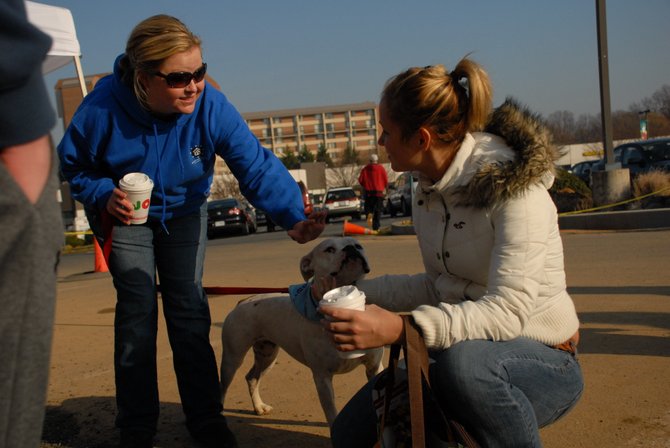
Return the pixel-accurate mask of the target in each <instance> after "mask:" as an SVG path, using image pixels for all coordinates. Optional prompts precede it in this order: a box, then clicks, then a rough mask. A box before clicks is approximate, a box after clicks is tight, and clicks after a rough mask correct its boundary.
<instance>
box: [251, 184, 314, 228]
mask: <svg viewBox="0 0 670 448" xmlns="http://www.w3.org/2000/svg"><path fill="white" fill-rule="evenodd" d="M298 187H300V192H301V193H302V205H303V206H304V207H305V216H309V215H310V214H311V213H312V212H313V211H314V204H313V203H312V198H311V197H310V195H309V191H308V190H307V187H306V186H305V184H304V183H303V182H302V181H298ZM256 225H257V226H259V227H262V226H265V227H266V228H267V231H268V232H274V231H275V229H276V227H277V225H276V224H275V223H274V221H272V218H270V216H269V215H268V214H267V213H265V210H261V209H257V210H256Z"/></svg>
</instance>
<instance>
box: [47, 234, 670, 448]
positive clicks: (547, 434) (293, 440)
mask: <svg viewBox="0 0 670 448" xmlns="http://www.w3.org/2000/svg"><path fill="white" fill-rule="evenodd" d="M329 229H330V230H329V231H330V232H332V233H334V234H337V232H336V230H337V228H336V227H335V224H332V225H331V227H329ZM562 234H563V242H564V247H565V264H566V275H567V282H568V285H569V291H570V293H571V295H572V297H573V298H574V301H575V305H576V307H577V311H578V313H579V316H580V320H581V322H582V327H581V336H582V338H581V342H580V347H579V349H580V354H579V359H580V362H581V363H582V366H583V371H584V377H585V383H586V388H585V392H584V396H583V398H582V400H581V401H580V402H579V403H578V404H577V406H576V407H575V409H574V410H573V411H572V412H570V413H569V414H568V415H567V416H566V417H565V418H564V419H563V420H561V421H559V422H557V423H556V424H554V425H552V426H550V427H548V428H545V429H543V430H542V432H541V433H542V438H543V441H544V446H545V447H547V448H559V447H560V448H564V447H571V448H575V447H589V448H592V447H627V446H645V447H670V442H669V441H670V388H669V387H668V384H669V380H670V276H669V275H668V260H669V257H670V256H669V254H670V231H668V230H659V231H635V232H608V231H601V232H595V231H589V232H583V231H565V232H563V233H562ZM261 236H262V235H254V236H251V237H239V238H229V239H225V241H221V240H217V241H216V242H215V243H213V244H211V245H209V246H208V249H207V250H208V252H207V260H206V267H205V278H204V283H205V285H206V286H269V287H273V286H279V285H282V286H286V285H288V284H291V283H295V282H298V281H299V279H300V274H299V271H298V262H299V259H300V257H301V256H302V255H303V254H304V253H306V252H307V251H308V250H309V249H310V248H311V246H312V244H314V243H308V244H306V245H299V244H296V243H294V242H292V241H290V240H289V239H288V238H287V237H285V235H283V236H282V235H277V236H276V237H274V236H273V237H272V239H270V238H269V237H266V238H260V237H261ZM359 240H360V241H361V242H362V243H363V245H364V247H365V248H366V251H367V253H368V256H369V258H370V262H371V263H370V264H371V268H372V272H371V273H370V276H377V275H381V274H385V273H413V272H420V271H421V259H420V256H419V253H418V249H417V247H416V238H415V237H414V236H411V235H402V236H395V235H394V236H361V237H360V238H359ZM87 257H88V258H87ZM92 266H93V255H92V254H88V255H81V254H78V255H65V256H64V257H63V259H62V262H61V266H60V268H59V283H58V303H57V311H56V325H55V332H54V342H53V354H52V363H51V364H52V366H51V377H50V384H49V396H48V412H47V420H46V425H45V428H46V430H47V431H46V432H45V439H44V440H45V442H44V443H43V445H42V446H43V447H56V446H58V447H90V446H95V447H111V446H117V443H118V435H117V432H116V431H115V430H114V412H115V407H114V374H113V368H112V346H113V318H114V290H113V286H112V284H111V278H110V277H109V275H108V274H104V273H98V274H92V273H90V269H91V268H92ZM240 298H241V297H240V296H212V297H210V303H211V308H212V319H213V330H212V333H211V342H212V345H213V347H214V350H215V352H216V354H217V357H218V356H220V353H219V351H220V347H221V343H220V341H219V340H218V339H219V331H220V325H221V322H222V321H223V319H224V318H225V316H226V315H227V313H228V312H229V311H230V309H231V308H232V307H233V306H234V305H235V303H236V302H237V301H238V300H239V299H240ZM249 366H250V363H249V358H247V360H245V363H244V365H243V366H242V368H241V369H240V370H239V371H238V373H237V375H236V377H235V380H234V381H233V384H232V385H231V390H230V392H229V395H228V397H227V400H226V403H225V412H226V414H227V415H228V416H229V421H230V424H231V427H232V429H233V431H235V433H236V434H237V435H238V438H239V441H240V446H249V447H252V446H259V447H268V448H273V447H286V446H309V447H317V448H318V447H323V448H326V447H329V446H330V443H329V440H328V428H327V425H326V423H325V419H324V417H323V414H322V411H321V408H320V406H319V404H318V399H317V397H316V392H315V389H314V386H313V384H312V379H311V375H310V373H309V371H308V370H307V368H305V367H303V366H302V365H301V364H299V363H297V362H296V361H294V360H292V359H291V358H289V357H288V356H287V355H285V354H284V353H282V354H280V356H279V359H278V363H277V365H276V366H275V367H274V369H273V370H272V371H271V372H269V373H268V375H267V376H266V377H264V378H263V384H262V386H261V389H262V390H263V398H264V399H265V400H266V401H267V402H268V403H271V404H272V405H274V408H275V409H274V411H273V413H272V414H270V415H267V416H256V415H254V414H253V413H252V407H251V402H250V399H249V397H248V392H247V389H246V385H245V383H244V378H243V376H244V373H246V369H248V367H249ZM158 372H159V389H160V397H161V417H160V424H159V429H158V435H157V438H156V446H158V447H161V448H177V447H180V448H183V447H189V446H194V445H191V440H190V438H189V436H188V434H187V432H186V430H185V428H184V425H183V420H184V419H183V415H182V413H181V408H180V405H179V398H178V392H177V387H176V382H175V379H174V374H173V372H172V359H171V352H170V349H169V343H168V341H167V337H166V334H165V327H164V322H163V320H162V319H159V339H158ZM364 381H365V376H364V373H363V371H362V369H359V370H356V371H354V372H352V373H350V374H346V375H339V376H336V377H335V381H334V387H335V392H336V399H337V405H338V406H340V407H341V406H343V405H344V403H345V402H346V400H347V399H348V398H349V397H350V396H351V395H352V394H353V393H354V392H355V391H356V390H357V389H358V387H360V386H361V385H362V384H363V382H364Z"/></svg>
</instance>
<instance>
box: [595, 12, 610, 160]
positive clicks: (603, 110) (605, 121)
mask: <svg viewBox="0 0 670 448" xmlns="http://www.w3.org/2000/svg"><path fill="white" fill-rule="evenodd" d="M596 23H597V27H598V71H599V73H600V115H601V117H602V128H603V129H602V138H603V149H604V153H605V165H606V166H607V165H609V164H611V163H612V162H614V152H613V151H612V149H613V148H612V146H613V144H612V113H611V105H610V75H609V63H608V61H609V59H608V54H607V14H606V12H605V0H596Z"/></svg>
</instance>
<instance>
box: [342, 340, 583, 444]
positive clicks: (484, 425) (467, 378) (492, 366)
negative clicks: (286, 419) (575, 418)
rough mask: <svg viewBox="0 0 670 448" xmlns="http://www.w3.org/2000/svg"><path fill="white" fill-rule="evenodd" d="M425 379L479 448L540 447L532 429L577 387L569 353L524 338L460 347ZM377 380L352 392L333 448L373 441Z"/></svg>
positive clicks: (568, 402)
mask: <svg viewBox="0 0 670 448" xmlns="http://www.w3.org/2000/svg"><path fill="white" fill-rule="evenodd" d="M431 356H432V357H433V358H434V359H435V363H434V364H432V365H431V369H430V380H431V385H432V387H433V390H434V391H435V394H436V396H437V397H438V400H439V402H440V404H441V405H442V406H443V407H444V408H445V409H447V410H449V412H450V413H451V415H454V416H456V417H457V418H459V419H460V420H461V422H462V423H464V424H466V426H467V427H468V428H469V429H470V430H471V431H472V433H473V435H474V436H475V438H476V439H477V441H478V442H479V443H480V445H482V446H485V447H510V448H519V447H541V446H542V441H541V440H540V435H539V431H538V428H541V427H543V426H546V425H549V424H551V423H553V422H555V421H556V420H558V419H559V418H561V417H562V416H563V415H565V414H566V413H567V412H568V411H569V410H570V409H572V407H573V406H574V405H575V404H576V403H577V401H578V400H579V397H580V396H581V394H582V390H583V388H584V381H583V379H582V373H581V369H580V367H579V363H578V362H577V360H576V359H575V358H574V357H573V356H572V355H570V354H568V353H566V352H563V351H560V350H556V349H553V348H550V347H547V346H546V345H543V344H541V343H539V342H536V341H532V340H530V339H526V338H516V339H513V340H511V341H506V342H492V341H483V340H477V341H465V342H460V343H458V344H456V345H454V346H453V347H451V348H449V349H448V350H445V351H443V352H439V353H432V354H431ZM375 380H376V378H373V379H372V380H371V381H370V382H369V383H368V384H367V385H365V386H364V387H363V388H362V389H361V390H360V391H358V392H357V393H356V394H355V395H354V396H353V398H352V399H351V400H350V401H349V403H347V404H346V405H345V407H344V408H343V409H342V411H341V412H340V413H339V415H338V416H337V418H336V419H335V422H334V423H333V427H332V429H331V435H332V441H333V447H335V448H340V447H343V448H345V447H346V448H358V447H360V448H363V447H370V446H372V445H373V444H374V442H375V440H376V438H377V431H376V423H377V420H376V419H377V416H376V413H375V410H374V406H373V405H372V386H373V384H374V381H375Z"/></svg>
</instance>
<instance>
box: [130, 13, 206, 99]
mask: <svg viewBox="0 0 670 448" xmlns="http://www.w3.org/2000/svg"><path fill="white" fill-rule="evenodd" d="M201 46H202V41H201V40H200V38H199V37H198V36H196V35H195V34H193V33H192V32H191V31H190V30H189V29H188V28H187V27H186V25H184V23H182V22H181V21H180V20H179V19H177V18H175V17H172V16H168V15H165V14H159V15H155V16H152V17H149V18H148V19H145V20H143V21H141V22H140V23H138V24H137V25H136V26H135V28H134V29H133V30H132V32H131V33H130V37H128V42H127V43H126V52H125V54H124V55H123V57H122V58H121V61H120V67H121V73H122V79H123V81H124V83H126V85H128V86H129V87H132V89H133V90H134V92H135V96H136V97H137V100H138V101H139V102H140V104H141V105H142V107H144V108H145V109H149V107H148V102H147V92H146V89H145V88H144V86H143V85H142V83H141V82H140V78H139V76H138V75H139V73H140V72H146V73H153V72H155V71H156V70H157V69H158V67H159V66H160V65H161V64H162V63H163V61H165V59H167V58H168V57H170V56H172V55H173V54H176V53H182V52H184V51H188V50H190V49H191V48H193V47H201Z"/></svg>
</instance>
